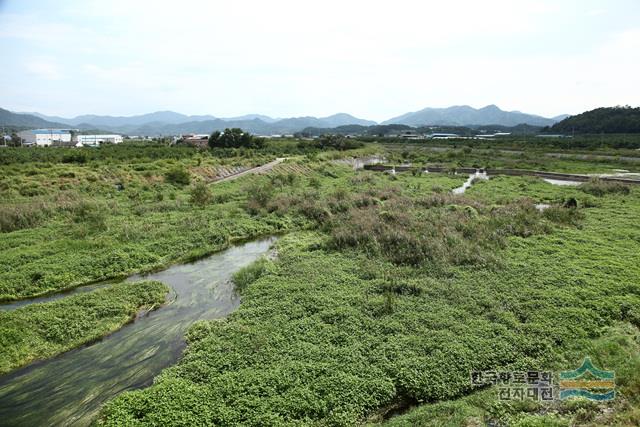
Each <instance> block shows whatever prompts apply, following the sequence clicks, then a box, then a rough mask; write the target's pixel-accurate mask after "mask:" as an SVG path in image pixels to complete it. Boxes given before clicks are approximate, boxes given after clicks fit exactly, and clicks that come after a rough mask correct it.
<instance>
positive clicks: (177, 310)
mask: <svg viewBox="0 0 640 427" xmlns="http://www.w3.org/2000/svg"><path fill="white" fill-rule="evenodd" d="M275 239H276V238H275V237H271V238H267V239H263V240H258V241H254V242H250V243H245V244H242V245H239V246H234V247H231V248H229V249H227V250H225V251H223V252H220V253H217V254H215V255H213V256H210V257H208V258H206V259H202V260H200V261H197V262H194V263H190V264H182V265H176V266H173V267H169V268H168V269H166V270H164V271H160V272H157V273H151V274H148V275H144V276H132V277H130V278H128V279H127V280H128V281H133V280H141V279H149V280H158V281H161V282H163V283H166V284H167V285H169V286H170V287H171V288H172V292H171V293H170V295H169V297H168V300H169V301H170V302H169V303H168V304H167V305H166V306H164V307H162V308H160V309H159V310H157V311H153V312H150V313H148V314H147V315H145V316H142V317H139V318H138V319H136V321H135V322H133V323H131V324H128V325H126V326H124V327H123V328H122V329H120V330H118V331H117V332H115V333H113V334H111V335H109V336H107V337H105V338H104V339H103V340H101V341H98V342H96V343H93V344H91V345H88V346H84V347H81V348H79V349H76V350H72V351H69V352H66V353H63V354H61V355H59V356H58V357H55V358H53V359H49V360H45V361H42V362H37V363H34V364H32V365H29V366H27V367H24V368H22V369H18V370H17V371H14V372H12V373H9V374H7V375H5V376H2V377H0V424H1V425H2V426H40V425H65V426H66V425H73V426H86V425H89V424H90V423H91V422H92V421H93V420H94V418H95V417H96V415H97V414H98V412H99V410H100V407H101V405H102V404H103V403H104V402H106V401H107V400H109V399H112V398H113V397H115V396H117V395H118V394H120V393H122V392H123V391H125V390H131V389H134V388H140V387H144V386H147V385H150V384H151V382H152V380H153V378H154V377H155V376H156V375H158V374H159V373H160V371H161V370H162V369H164V368H166V367H168V366H171V365H173V364H175V362H176V361H177V360H178V359H179V357H180V355H181V354H182V351H183V349H184V347H185V342H184V339H183V337H184V335H185V332H186V330H187V328H188V327H189V326H190V325H191V324H193V322H195V321H197V320H200V319H215V318H221V317H224V316H227V315H228V314H229V313H231V312H232V311H234V310H235V309H236V308H237V307H238V305H239V304H240V299H239V297H238V296H237V295H236V293H235V290H234V286H233V284H232V283H231V281H230V278H231V275H232V274H233V273H234V272H235V271H237V270H238V269H240V268H242V267H244V266H246V265H248V264H250V263H252V262H253V261H255V260H256V259H258V258H259V257H260V256H262V255H264V254H266V253H267V252H268V251H269V248H270V247H271V245H272V244H273V242H274V241H275ZM67 295H68V294H67ZM57 298H59V295H52V296H50V297H43V298H38V299H36V300H32V301H30V302H31V303H34V302H36V301H37V302H46V301H47V300H48V299H50V300H54V299H57ZM28 303H29V302H24V301H23V302H21V303H20V305H16V306H15V307H13V308H17V307H19V306H24V305H26V304H28Z"/></svg>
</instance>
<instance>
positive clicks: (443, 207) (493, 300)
mask: <svg viewBox="0 0 640 427" xmlns="http://www.w3.org/2000/svg"><path fill="white" fill-rule="evenodd" d="M174 148H177V147H174ZM110 150H113V151H110ZM110 150H107V151H106V152H105V153H100V152H96V153H97V154H96V153H91V154H90V155H88V158H87V159H85V161H84V162H82V161H73V160H70V159H67V160H66V161H65V160H63V158H64V155H65V154H55V156H56V157H55V158H53V159H49V160H46V161H45V160H43V159H42V158H40V157H39V156H44V154H41V153H40V152H37V151H34V153H37V154H31V156H32V157H33V158H31V159H30V160H29V161H28V162H27V163H26V165H25V164H19V163H17V162H15V161H13V160H11V159H12V158H9V159H6V158H5V159H4V160H3V161H2V162H0V164H3V166H2V169H3V171H4V172H5V173H4V175H3V177H2V178H0V192H2V195H3V200H6V201H7V202H6V203H3V205H2V206H1V209H2V210H1V211H0V226H1V227H2V232H3V233H2V234H1V235H0V237H1V239H0V247H1V248H2V250H3V254H4V257H3V259H2V261H0V264H1V265H2V267H3V268H2V270H1V272H0V299H4V300H13V299H19V298H25V297H31V296H34V295H39V294H43V293H48V292H52V291H57V290H60V289H65V288H68V287H73V286H76V285H80V284H84V283H87V282H91V281H95V280H100V279H103V278H108V277H119V276H122V275H125V274H128V273H132V272H136V271H146V270H150V269H155V268H159V267H161V266H164V265H167V264H170V263H174V262H179V261H182V260H191V259H195V258H197V257H200V256H202V255H205V254H208V253H211V252H213V251H216V250H219V249H221V248H224V247H225V246H227V245H228V244H230V243H231V242H233V241H239V240H244V239H250V238H255V237H257V236H261V235H266V234H274V233H279V234H285V233H286V235H285V236H284V237H282V238H281V239H280V241H279V243H278V247H277V252H278V257H277V259H275V260H268V259H264V260H261V261H259V262H258V263H256V264H254V265H252V266H250V267H247V268H245V269H243V270H241V271H239V272H238V273H236V275H235V276H234V279H235V282H236V284H237V287H238V289H239V290H240V291H241V293H242V304H241V305H240V308H239V309H238V310H237V311H236V312H234V313H233V314H232V315H231V316H230V317H229V318H228V319H225V320H218V321H208V322H199V323H197V324H195V325H194V326H193V327H192V328H191V330H190V331H189V333H188V336H187V339H188V347H187V350H186V352H185V355H184V357H183V359H182V360H181V361H180V362H179V363H178V364H177V365H175V366H174V367H171V368H169V369H167V370H165V371H164V372H163V373H162V374H161V375H160V376H159V377H158V378H157V379H156V381H155V383H154V385H152V386H151V387H149V388H146V389H143V390H138V391H132V392H127V393H124V394H122V395H121V396H120V397H118V398H116V399H115V400H114V401H112V402H111V403H109V404H108V405H107V406H106V408H105V409H104V411H103V414H102V416H101V418H100V420H99V423H100V424H103V425H185V426H186V425H194V424H204V425H238V426H240V425H243V426H244V425H256V426H258V425H355V424H371V425H378V424H385V423H388V424H390V425H484V424H486V423H487V422H494V423H498V424H500V423H501V425H523V426H524V425H598V424H607V423H613V422H617V423H618V424H619V425H629V426H631V425H637V423H638V422H640V421H639V416H640V414H639V413H638V405H639V402H638V401H637V396H638V392H639V387H640V376H639V375H638V374H637V369H638V367H639V366H640V360H639V359H640V356H639V355H638V327H639V326H640V311H638V307H640V285H639V284H638V282H637V277H640V267H639V266H640V232H639V231H638V228H637V224H636V222H637V221H636V219H637V218H638V216H639V214H640V193H639V190H640V188H635V187H634V188H630V187H627V186H623V185H616V184H607V183H603V182H598V181H594V182H591V183H587V184H584V185H582V186H580V187H564V186H553V185H551V184H548V183H546V182H544V181H543V180H541V179H539V178H533V177H495V178H492V179H490V180H488V181H480V182H476V183H474V185H473V186H472V187H471V188H470V189H469V190H468V191H467V193H466V194H464V195H460V196H456V195H452V194H451V193H450V192H451V190H452V189H453V188H456V187H458V186H460V185H461V184H462V183H463V182H464V181H465V180H466V177H465V176H461V175H447V174H423V175H419V174H414V173H410V172H409V173H403V174H398V175H395V176H394V175H389V174H383V173H373V172H363V171H353V170H352V169H351V168H350V167H349V166H346V165H341V164H336V163H334V162H332V160H334V159H337V158H340V157H345V156H348V155H362V154H374V153H379V154H383V155H385V156H386V157H387V158H388V159H389V160H390V161H392V162H404V161H410V162H412V163H413V164H416V165H420V164H427V163H429V164H433V163H440V164H447V165H453V166H474V165H476V166H478V167H488V166H493V167H496V166H498V167H522V168H529V169H544V170H554V171H566V172H576V173H591V172H610V171H612V170H613V169H616V168H622V167H623V166H624V167H625V168H626V169H629V170H635V169H633V167H632V166H630V165H627V164H625V163H620V162H618V161H598V160H594V159H553V158H549V159H546V158H541V157H540V156H539V155H537V154H536V153H525V155H524V156H521V157H518V156H514V155H513V154H505V153H499V152H485V151H476V150H475V149H466V148H463V147H456V148H455V149H453V150H450V151H448V152H432V151H428V150H423V149H422V148H420V147H413V146H404V147H402V148H401V149H396V148H395V147H392V148H385V147H381V146H376V145H370V146H367V147H364V148H361V149H357V150H351V151H348V152H335V151H319V150H316V149H314V150H305V149H303V148H301V145H300V144H298V143H296V142H292V141H283V142H278V143H277V144H276V145H273V146H268V147H267V148H266V149H265V150H264V151H263V152H252V151H242V150H227V151H220V152H214V153H211V152H207V151H198V150H195V149H184V148H179V149H178V151H177V152H175V153H174V152H172V151H170V147H157V148H155V149H153V150H151V152H150V153H153V154H150V153H147V152H145V151H144V149H142V148H140V147H129V148H127V150H129V151H130V153H129V155H130V156H131V155H133V154H135V156H134V157H133V158H134V160H131V159H128V158H127V157H126V156H125V155H124V154H123V153H121V152H119V151H118V150H117V149H115V148H112V149H110ZM189 150H190V151H189ZM61 153H62V152H61ZM141 153H142V154H141ZM72 154H73V152H71V154H69V153H67V154H66V155H72ZM20 156H26V155H25V154H20ZM275 156H279V157H289V159H288V160H287V161H285V162H284V163H282V164H281V165H279V166H277V167H276V168H275V169H274V170H272V171H271V172H269V173H268V174H264V175H251V176H246V177H242V178H240V179H238V180H234V181H229V182H224V183H220V184H211V182H212V181H213V180H214V179H215V177H216V176H217V174H218V173H219V170H221V168H225V167H250V166H254V165H256V164H260V163H266V162H268V161H270V160H273V158H274V157H275ZM0 160H2V158H1V157H0ZM76 160H77V159H76ZM537 203H546V204H550V205H551V207H549V208H548V209H546V210H544V211H540V210H539V209H537V208H536V204H537ZM574 206H575V207H574ZM67 300H70V298H68V299H63V300H61V301H65V302H66V301H67ZM56 303H57V302H56ZM68 303H69V304H71V305H79V303H77V304H76V303H74V302H73V301H71V302H68ZM51 304H54V303H51ZM37 307H38V306H34V307H33V310H36V308H37ZM21 310H26V309H21ZM38 310H43V309H42V308H38ZM79 310H80V311H82V309H81V308H79ZM19 311H20V310H19ZM45 312H46V311H45ZM15 313H16V314H15V315H17V313H18V311H16V312H15ZM33 317H34V318H35V317H36V315H35V314H34V316H33ZM10 329H11V331H17V330H18V329H17V328H10ZM11 331H9V332H11ZM18 335H20V333H18ZM68 342H71V341H70V340H68ZM38 351H40V350H38ZM46 356H47V354H39V355H36V356H35V357H46ZM585 356H591V357H592V359H593V360H594V363H596V364H597V365H598V366H599V367H601V368H603V369H610V370H611V369H613V370H615V371H616V373H617V381H618V392H619V396H618V399H616V400H615V401H614V402H613V403H611V404H608V405H607V404H600V405H594V404H589V403H588V402H587V403H585V402H577V403H571V402H568V403H567V402H562V403H558V402H556V403H554V404H553V405H552V406H550V407H547V406H542V405H541V404H533V403H531V402H529V403H526V402H525V403H519V404H516V403H505V402H501V401H498V399H497V394H496V391H495V390H494V389H492V388H489V389H478V388H477V387H475V386H473V385H472V384H471V382H470V378H469V372H470V371H471V370H487V369H511V370H531V369H536V370H538V369H539V370H552V371H560V370H567V369H574V368H576V367H577V366H578V365H579V363H580V362H581V360H582V358H583V357H585ZM589 423H591V424H589ZM498 424H496V425H498Z"/></svg>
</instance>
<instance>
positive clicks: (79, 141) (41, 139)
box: [18, 129, 122, 147]
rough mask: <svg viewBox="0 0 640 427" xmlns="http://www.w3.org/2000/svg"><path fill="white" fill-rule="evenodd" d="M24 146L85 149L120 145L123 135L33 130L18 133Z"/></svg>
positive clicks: (70, 130)
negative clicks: (85, 147) (102, 145)
mask: <svg viewBox="0 0 640 427" xmlns="http://www.w3.org/2000/svg"><path fill="white" fill-rule="evenodd" d="M18 136H19V137H20V138H21V139H22V140H23V144H24V145H36V146H38V147H49V146H56V147H62V146H64V147H72V146H75V147H83V146H89V147H91V146H94V147H95V146H98V145H100V144H119V143H121V142H122V135H80V134H78V133H77V130H75V129H31V130H25V131H22V132H18Z"/></svg>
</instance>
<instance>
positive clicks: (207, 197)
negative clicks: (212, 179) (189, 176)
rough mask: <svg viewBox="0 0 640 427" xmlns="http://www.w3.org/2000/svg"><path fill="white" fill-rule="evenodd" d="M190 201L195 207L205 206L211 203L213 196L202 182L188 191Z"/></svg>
mask: <svg viewBox="0 0 640 427" xmlns="http://www.w3.org/2000/svg"><path fill="white" fill-rule="evenodd" d="M190 195H191V197H190V199H189V200H190V201H191V203H192V204H194V205H197V206H206V205H208V204H209V203H211V200H212V199H213V194H212V193H211V190H210V189H209V187H208V186H207V184H205V183H204V182H199V183H197V184H196V185H195V186H194V187H193V188H191V191H190Z"/></svg>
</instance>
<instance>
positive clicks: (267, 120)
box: [0, 105, 566, 136]
mask: <svg viewBox="0 0 640 427" xmlns="http://www.w3.org/2000/svg"><path fill="white" fill-rule="evenodd" d="M565 117H566V116H558V117H554V118H545V117H542V116H537V115H532V114H525V113H521V112H519V111H503V110H501V109H500V108H498V107H497V106H495V105H488V106H486V107H483V108H479V109H476V108H473V107H469V106H467V105H462V106H453V107H448V108H425V109H423V110H420V111H416V112H411V113H406V114H403V115H401V116H398V117H394V118H392V119H389V120H386V121H384V122H382V123H381V124H402V125H408V126H413V127H419V126H429V125H433V126H469V125H500V126H516V125H519V124H525V123H526V124H528V125H532V126H551V125H553V124H555V123H556V122H558V121H560V120H562V119H563V118H565ZM376 124H378V123H376V122H375V121H372V120H365V119H360V118H357V117H354V116H351V115H349V114H346V113H338V114H334V115H332V116H328V117H312V116H305V117H290V118H272V117H269V116H265V115H261V114H248V115H244V116H239V117H229V118H218V117H214V116H211V115H195V116H188V115H185V114H180V113H176V112H173V111H157V112H154V113H149V114H142V115H137V116H99V115H81V116H77V117H73V118H64V117H57V116H47V115H44V114H40V113H14V112H11V111H8V110H3V109H0V125H3V126H15V127H23V128H28V127H31V128H38V127H43V128H60V127H73V128H77V129H80V130H94V129H100V130H102V131H108V132H115V133H122V134H127V135H154V136H155V135H177V134H183V133H211V132H213V131H214V130H223V129H224V128H228V127H239V128H242V129H244V130H247V131H249V132H251V133H254V134H258V135H273V134H289V133H295V132H300V131H302V130H303V129H305V128H335V127H339V126H346V125H360V126H372V125H376Z"/></svg>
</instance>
